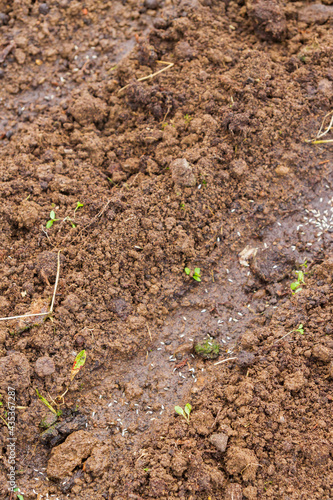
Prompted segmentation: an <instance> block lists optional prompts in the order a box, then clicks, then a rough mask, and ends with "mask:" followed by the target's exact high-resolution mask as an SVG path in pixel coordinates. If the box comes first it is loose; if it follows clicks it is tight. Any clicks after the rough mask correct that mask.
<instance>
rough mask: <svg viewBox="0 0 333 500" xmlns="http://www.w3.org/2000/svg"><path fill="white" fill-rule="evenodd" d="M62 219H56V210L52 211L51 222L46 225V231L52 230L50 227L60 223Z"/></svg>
mask: <svg viewBox="0 0 333 500" xmlns="http://www.w3.org/2000/svg"><path fill="white" fill-rule="evenodd" d="M58 220H60V219H56V214H55V211H54V210H51V212H50V220H48V221H47V223H46V229H50V227H52V226H53V223H54V222H56V221H58Z"/></svg>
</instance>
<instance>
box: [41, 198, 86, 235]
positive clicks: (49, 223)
mask: <svg viewBox="0 0 333 500" xmlns="http://www.w3.org/2000/svg"><path fill="white" fill-rule="evenodd" d="M81 207H83V203H80V202H79V201H78V202H77V204H76V208H75V210H74V219H75V214H76V212H77V210H78V209H79V208H81ZM59 220H61V219H56V213H55V211H54V210H51V212H50V220H48V221H47V223H46V229H50V228H51V227H52V226H53V224H54V222H58V221H59ZM66 221H68V222H70V223H71V225H72V227H76V224H74V222H73V219H71V218H70V217H65V218H64V219H63V222H66Z"/></svg>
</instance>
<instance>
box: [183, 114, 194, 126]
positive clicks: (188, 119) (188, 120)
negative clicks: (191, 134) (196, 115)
mask: <svg viewBox="0 0 333 500" xmlns="http://www.w3.org/2000/svg"><path fill="white" fill-rule="evenodd" d="M184 120H185V123H186V125H188V124H189V123H190V121H191V120H193V118H192V116H190V115H188V114H187V113H186V115H185V116H184Z"/></svg>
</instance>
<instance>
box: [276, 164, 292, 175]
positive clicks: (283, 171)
mask: <svg viewBox="0 0 333 500" xmlns="http://www.w3.org/2000/svg"><path fill="white" fill-rule="evenodd" d="M289 172H290V168H289V167H286V165H279V166H278V167H276V169H275V173H276V175H277V176H278V177H285V176H286V175H288V174H289Z"/></svg>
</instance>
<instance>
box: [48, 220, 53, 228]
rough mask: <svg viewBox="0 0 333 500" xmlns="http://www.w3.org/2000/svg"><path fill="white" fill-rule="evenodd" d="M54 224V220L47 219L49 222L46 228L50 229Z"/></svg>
mask: <svg viewBox="0 0 333 500" xmlns="http://www.w3.org/2000/svg"><path fill="white" fill-rule="evenodd" d="M52 226H53V220H49V221H47V223H46V229H50V227H52Z"/></svg>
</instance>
